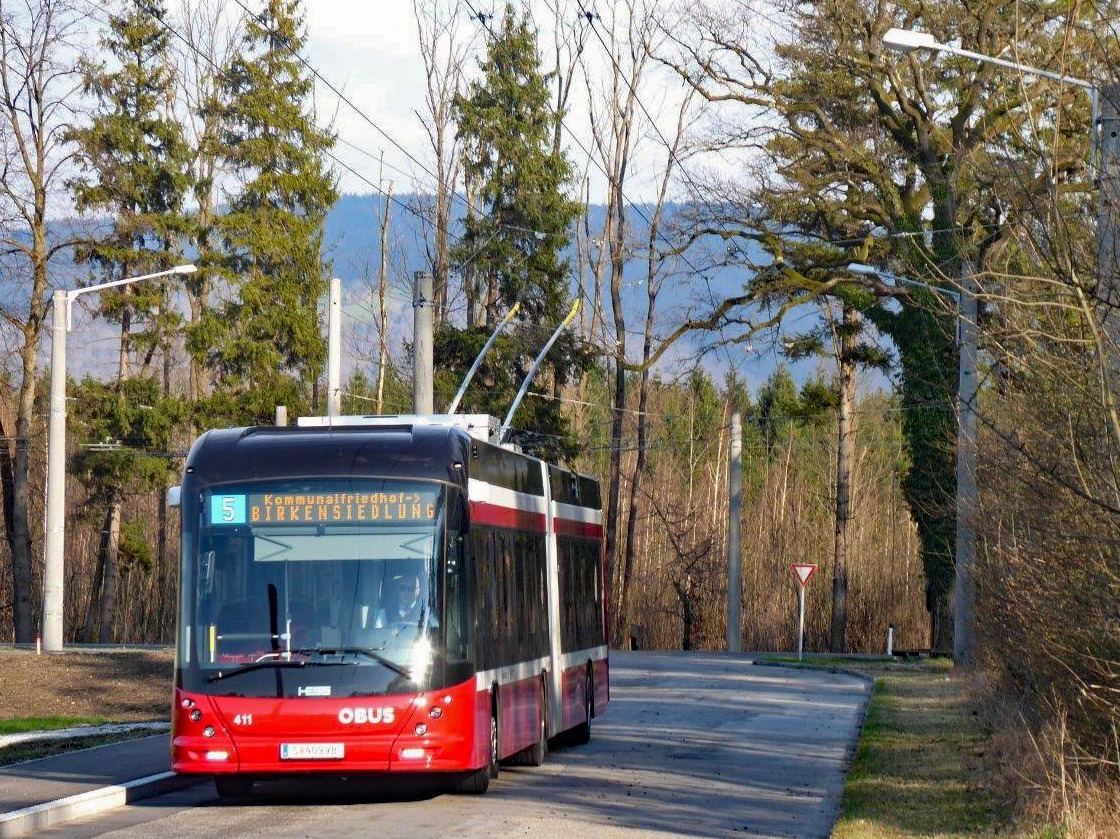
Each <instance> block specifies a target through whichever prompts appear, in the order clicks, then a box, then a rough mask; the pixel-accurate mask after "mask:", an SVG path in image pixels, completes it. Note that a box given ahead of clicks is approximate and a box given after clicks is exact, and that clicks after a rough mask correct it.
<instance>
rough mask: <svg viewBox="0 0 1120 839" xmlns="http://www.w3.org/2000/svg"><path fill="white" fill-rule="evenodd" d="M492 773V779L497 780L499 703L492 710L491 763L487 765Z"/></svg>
mask: <svg viewBox="0 0 1120 839" xmlns="http://www.w3.org/2000/svg"><path fill="white" fill-rule="evenodd" d="M487 771H488V772H489V774H490V780H495V779H496V778H497V777H498V772H499V771H500V767H499V766H498V703H497V702H495V703H494V708H493V709H492V710H491V712H490V765H489V766H488V767H487Z"/></svg>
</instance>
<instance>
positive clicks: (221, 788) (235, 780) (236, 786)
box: [214, 775, 253, 798]
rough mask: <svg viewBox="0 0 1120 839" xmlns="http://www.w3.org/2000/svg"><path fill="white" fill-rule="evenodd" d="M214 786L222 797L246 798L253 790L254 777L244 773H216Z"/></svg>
mask: <svg viewBox="0 0 1120 839" xmlns="http://www.w3.org/2000/svg"><path fill="white" fill-rule="evenodd" d="M214 787H215V788H216V789H217V790H218V795H219V796H221V797H222V798H244V797H245V796H246V795H249V794H250V793H252V791H253V779H252V778H246V777H245V776H244V775H215V776H214Z"/></svg>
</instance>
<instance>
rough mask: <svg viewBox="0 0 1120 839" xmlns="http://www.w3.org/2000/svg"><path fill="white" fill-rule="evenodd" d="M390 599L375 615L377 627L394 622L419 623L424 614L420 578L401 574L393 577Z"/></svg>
mask: <svg viewBox="0 0 1120 839" xmlns="http://www.w3.org/2000/svg"><path fill="white" fill-rule="evenodd" d="M390 592H391V594H390V598H391V599H390V601H389V603H388V605H387V606H386V608H383V609H382V610H381V611H380V612H379V613H378V615H377V623H376V624H375V626H376V627H377V628H379V629H380V628H383V627H386V626H391V625H393V624H395V623H419V622H420V619H421V618H422V617H423V615H424V601H423V600H422V599H421V597H420V578H419V577H415V576H408V575H406V576H401V577H396V578H394V579H393V581H392V583H391V587H390Z"/></svg>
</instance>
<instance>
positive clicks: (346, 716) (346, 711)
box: [338, 708, 395, 725]
mask: <svg viewBox="0 0 1120 839" xmlns="http://www.w3.org/2000/svg"><path fill="white" fill-rule="evenodd" d="M394 718H395V713H394V710H393V709H392V708H340V709H339V711H338V721H339V722H340V723H342V724H343V725H377V724H379V723H384V724H385V725H388V724H390V723H391V722H392V721H393V719H394Z"/></svg>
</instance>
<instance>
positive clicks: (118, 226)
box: [70, 0, 191, 379]
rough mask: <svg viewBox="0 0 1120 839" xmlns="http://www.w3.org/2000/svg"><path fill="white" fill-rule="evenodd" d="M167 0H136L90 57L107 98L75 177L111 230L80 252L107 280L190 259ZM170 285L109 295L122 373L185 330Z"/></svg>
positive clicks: (87, 70)
mask: <svg viewBox="0 0 1120 839" xmlns="http://www.w3.org/2000/svg"><path fill="white" fill-rule="evenodd" d="M165 15H166V10H165V9H164V6H163V3H162V2H161V0H129V2H128V3H127V4H126V6H125V10H124V11H123V12H122V14H120V15H113V16H111V17H110V19H109V31H108V33H107V34H106V36H105V37H104V39H103V40H102V47H103V48H104V49H105V50H106V51H107V52H108V53H109V55H110V56H112V60H111V63H110V62H92V61H83V62H82V65H81V69H82V73H83V76H84V86H85V91H86V93H87V94H90V95H92V96H93V97H94V98H95V99H96V101H97V102H98V103H99V105H98V109H97V110H96V111H95V113H94V115H93V118H92V119H91V121H90V123H89V125H87V126H85V127H81V128H77V129H74V130H72V131H71V132H70V138H71V139H72V140H73V141H74V142H75V143H76V144H77V146H78V161H79V167H80V171H81V174H80V175H79V176H78V177H77V178H76V179H75V180H74V181H73V182H72V184H71V186H72V188H73V190H74V198H75V203H76V205H77V208H78V210H79V211H83V212H88V211H92V212H96V213H104V214H107V215H108V216H109V218H110V219H111V221H110V223H109V229H108V231H107V232H106V233H105V234H104V235H102V236H99V237H97V238H95V239H94V240H93V241H92V242H90V243H89V244H87V245H85V246H83V247H80V248H79V249H78V250H77V256H78V259H79V260H81V261H85V262H88V263H89V264H91V265H92V266H93V267H94V268H95V269H96V271H97V275H98V276H97V277H96V279H97V281H99V282H105V281H111V280H114V279H123V278H126V277H130V276H138V275H141V274H149V273H154V272H157V271H161V270H164V269H166V268H169V267H171V266H172V265H174V264H176V262H179V261H181V259H182V250H181V244H182V240H183V233H184V231H185V229H186V227H187V221H186V217H185V215H184V213H183V201H184V198H185V196H186V193H187V191H188V190H189V189H190V188H191V178H190V174H189V172H190V166H189V157H190V149H189V147H188V145H187V143H186V141H185V139H184V137H183V131H182V128H181V127H180V125H179V124H178V122H177V121H176V120H175V119H174V117H173V115H172V114H171V113H170V112H169V110H170V109H169V106H168V103H169V102H170V101H171V100H172V99H173V97H174V85H175V76H174V69H173V65H172V63H171V60H170V56H169V46H170V44H169V38H170V36H169V34H168V31H167V29H166V28H165V27H164V25H163V23H162V20H163V18H164V17H165ZM167 295H168V288H167V285H166V284H165V283H155V282H150V283H149V282H146V283H138V284H134V285H127V286H124V287H122V288H121V289H119V290H112V289H110V290H107V291H104V292H102V293H101V294H100V295H99V302H100V308H101V312H102V313H103V314H104V315H105V316H106V317H108V318H109V319H110V320H113V321H114V322H117V323H119V324H120V325H121V348H120V364H119V376H120V378H122V379H123V378H128V377H129V375H130V372H131V361H130V359H131V354H132V352H133V351H134V350H138V351H140V352H141V353H142V361H143V367H144V368H145V369H147V367H148V366H149V365H150V363H151V360H152V356H153V354H154V353H155V351H156V350H157V349H158V348H159V346H160V344H161V343H165V342H166V341H167V340H168V338H169V336H170V334H171V333H172V332H173V331H174V330H175V329H176V328H177V326H178V319H177V318H176V317H175V315H174V313H173V312H172V311H170V310H169V307H168V306H167V305H166V301H167ZM136 312H143V313H145V314H147V313H150V312H157V313H158V314H157V315H156V316H155V317H149V318H148V319H147V321H146V322H147V324H148V329H147V330H146V331H141V332H137V331H135V329H134V325H133V317H134V313H136Z"/></svg>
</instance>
